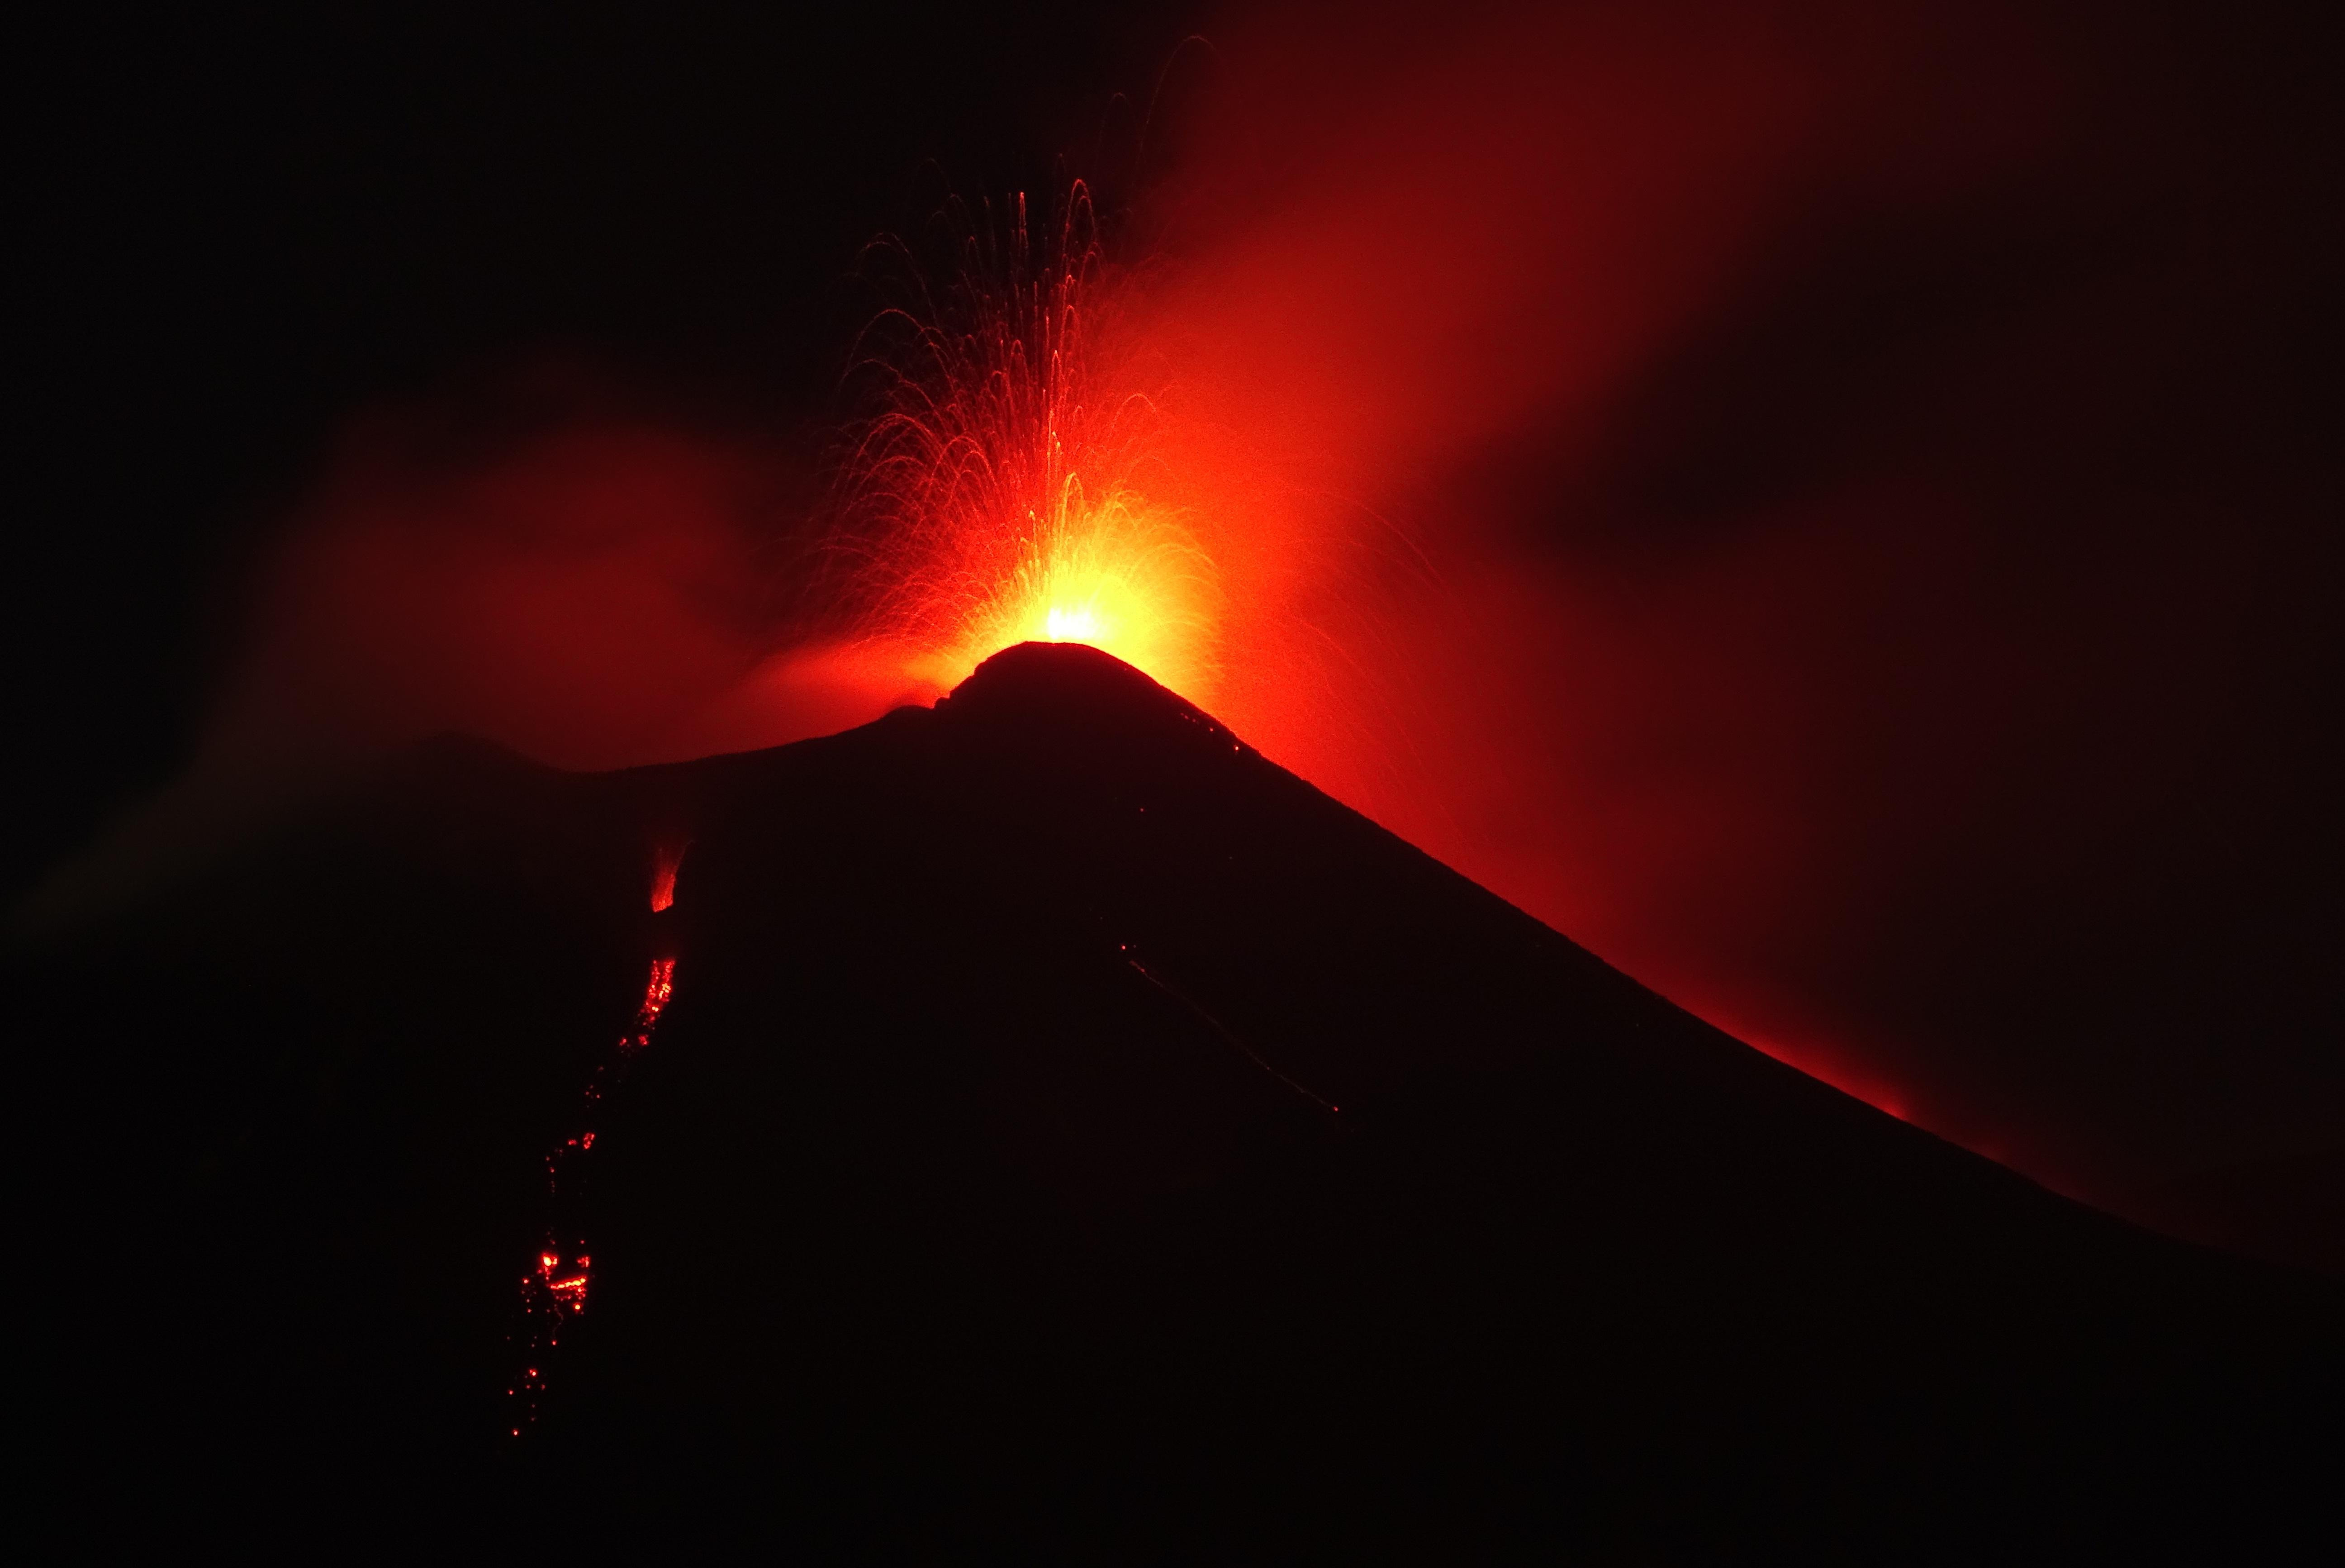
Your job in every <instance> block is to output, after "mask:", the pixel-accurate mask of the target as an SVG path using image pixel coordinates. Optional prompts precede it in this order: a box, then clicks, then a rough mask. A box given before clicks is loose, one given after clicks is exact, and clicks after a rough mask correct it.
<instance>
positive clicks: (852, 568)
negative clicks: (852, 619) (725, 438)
mask: <svg viewBox="0 0 2345 1568" xmlns="http://www.w3.org/2000/svg"><path fill="white" fill-rule="evenodd" d="M940 221H941V222H942V224H943V225H944V226H945V227H946V228H947V229H949V232H950V234H951V237H952V243H953V249H954V251H955V255H954V260H953V263H952V265H951V267H950V268H949V270H947V272H946V275H945V281H944V282H943V284H942V286H941V287H937V286H935V285H932V284H931V283H930V282H929V280H928V279H927V278H926V276H925V275H924V272H923V269H922V268H921V266H920V264H919V260H917V259H916V258H915V257H914V256H913V254H912V252H911V250H910V249H909V247H908V246H906V245H904V244H903V243H902V242H900V241H895V240H888V241H881V242H878V244H876V245H875V247H874V253H875V255H876V256H878V257H879V258H882V259H887V260H892V261H894V262H897V263H900V264H902V266H903V269H904V273H905V277H904V279H903V280H902V297H901V299H900V300H896V301H894V302H891V303H890V304H889V305H888V307H887V308H885V309H883V310H882V311H880V312H879V313H878V317H877V318H876V319H875V320H874V321H873V322H872V324H871V325H870V326H869V327H868V328H867V329H866V331H865V332H864V334H863V336H862V338H861V339H860V340H859V341H858V346H857V351H856V353H855V355H854V357H853V363H852V368H851V369H850V371H849V372H848V383H849V387H850V391H851V393H852V394H853V397H854V399H855V402H856V405H857V406H858V409H859V410H860V411H861V412H860V414H859V417H858V418H857V419H856V420H855V421H853V422H852V423H850V425H849V426H848V434H847V437H846V439H845V441H844V443H843V461H842V462H841V463H840V467H839V474H838V480H837V488H836V490H835V492H834V502H833V512H834V515H833V523H832V533H831V541H830V544H831V554H832V555H833V558H834V562H835V564H836V565H837V566H838V567H840V568H842V571H841V576H840V582H841V585H842V587H843V592H844V595H845V596H846V597H848V599H850V600H851V601H854V602H856V604H857V606H858V610H859V612H860V615H859V617H858V618H859V620H860V623H861V626H862V628H863V632H864V639H865V640H866V641H867V643H870V644H877V645H880V646H883V647H888V648H890V649H893V650H898V654H897V657H898V658H899V659H900V662H901V666H902V668H903V671H904V673H905V674H906V675H908V676H911V677H916V678H918V679H919V680H920V681H922V682H925V683H929V684H932V685H934V686H935V687H938V688H939V689H944V688H949V687H952V686H955V685H957V684H959V681H960V680H961V679H962V678H963V677H966V676H967V675H968V674H969V671H971V670H972V669H974V668H976V667H977V666H978V665H979V664H980V662H982V661H983V660H984V659H985V658H987V657H989V656H990V655H992V654H994V653H996V652H999V651H1000V649H1002V648H1005V647H1010V646H1011V645H1013V644H1016V643H1021V642H1033V641H1047V642H1080V643H1088V644H1090V645H1091V646H1092V647H1098V648H1101V649H1102V650H1104V651H1106V652H1108V653H1111V654H1113V655H1114V656H1115V657H1118V658H1120V659H1122V660H1123V661H1124V662H1125V663H1127V664H1131V665H1133V666H1136V667H1139V668H1141V669H1143V670H1145V671H1147V672H1148V673H1149V674H1150V675H1151V676H1152V677H1155V678H1156V679H1157V680H1159V681H1161V682H1162V683H1163V684H1164V685H1166V686H1168V687H1173V689H1175V690H1177V691H1180V692H1182V693H1183V695H1186V696H1188V697H1192V698H1193V699H1197V700H1203V699H1204V698H1206V697H1210V696H1211V693H1212V688H1213V687H1214V685H1215V684H1216V674H1217V670H1218V660H1217V657H1216V647H1217V645H1218V641H1219V636H1220V621H1221V616H1222V605H1223V595H1222V589H1221V585H1220V573H1219V569H1218V568H1217V566H1216V565H1215V563H1214V560H1213V557H1212V556H1211V555H1209V554H1208V553H1207V552H1206V551H1205V549H1204V548H1203V546H1202V545H1200V543H1199V541H1198V537H1197V535H1196V533H1195V532H1194V531H1193V529H1192V527H1191V525H1190V524H1191V519H1190V517H1189V516H1188V515H1187V514H1186V513H1185V512H1184V510H1183V508H1182V507H1181V506H1179V505H1178V504H1175V503H1174V502H1173V501H1172V500H1171V499H1170V496H1171V494H1173V485H1172V484H1171V476H1170V473H1169V466H1168V461H1167V454H1166V447H1165V440H1164V432H1163V423H1164V422H1163V416H1162V409H1161V406H1160V395H1159V389H1154V388H1152V387H1150V386H1149V385H1148V384H1146V378H1145V376H1144V375H1143V374H1142V372H1141V370H1140V367H1139V364H1138V363H1137V362H1136V361H1134V359H1133V358H1132V357H1131V356H1129V355H1126V354H1122V353H1120V352H1119V351H1117V345H1116V342H1115V334H1114V333H1113V331H1112V322H1113V320H1114V317H1115V293H1116V290H1115V287H1114V284H1115V280H1114V277H1113V274H1112V272H1111V270H1110V269H1109V267H1108V264H1107V261H1106V259H1105V256H1104V254H1103V252H1102V249H1101V243H1100V237H1099V232H1098V224H1097V219H1096V217H1095V215H1094V212H1093V209H1092V205H1091V197H1090V194H1089V192H1088V191H1087V190H1086V188H1084V187H1083V186H1082V185H1081V183H1080V182H1078V183H1076V184H1074V185H1073V186H1071V188H1070V189H1069V192H1068V194H1067V196H1066V198H1065V199H1064V200H1063V202H1062V204H1061V207H1060V209H1059V210H1058V211H1057V212H1056V214H1055V215H1054V216H1053V218H1052V219H1051V222H1050V223H1049V225H1048V226H1047V228H1046V229H1045V230H1044V232H1043V234H1042V236H1041V240H1040V242H1039V243H1038V242H1037V240H1036V239H1035V238H1034V236H1033V234H1032V232H1031V230H1030V226H1029V222H1028V217H1027V208H1026V199H1025V198H1024V196H1022V195H1020V196H1019V197H1017V198H1015V199H1013V201H1012V203H1011V205H1010V214H1009V217H1008V220H1007V223H1006V224H1001V223H1000V222H999V220H998V219H996V218H995V216H994V213H993V211H992V209H991V208H990V204H989V205H988V206H986V207H984V208H982V209H980V216H979V217H978V219H977V220H976V221H971V220H970V215H969V212H968V209H966V208H965V207H962V206H960V205H959V204H954V205H952V206H949V208H948V209H947V210H946V212H945V214H944V216H943V218H942V219H941V220H940Z"/></svg>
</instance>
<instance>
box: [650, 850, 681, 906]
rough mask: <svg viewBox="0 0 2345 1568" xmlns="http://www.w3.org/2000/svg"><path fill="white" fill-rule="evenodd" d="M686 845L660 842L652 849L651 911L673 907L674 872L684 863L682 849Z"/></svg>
mask: <svg viewBox="0 0 2345 1568" xmlns="http://www.w3.org/2000/svg"><path fill="white" fill-rule="evenodd" d="M688 847H689V846H686V845H683V844H677V845H674V846H670V845H666V844H662V845H660V846H659V847H658V848H656V849H655V850H653V851H652V913H654V914H657V913H659V912H660V911H662V910H665V909H669V908H672V907H674V905H675V873H676V872H677V871H679V870H680V869H682V867H683V865H684V851H685V849H686V848H688Z"/></svg>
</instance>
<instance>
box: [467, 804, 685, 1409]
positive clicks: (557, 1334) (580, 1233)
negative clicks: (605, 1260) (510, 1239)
mask: <svg viewBox="0 0 2345 1568" xmlns="http://www.w3.org/2000/svg"><path fill="white" fill-rule="evenodd" d="M680 859H681V852H680V851H679V852H677V853H675V854H668V853H665V852H664V853H663V854H662V855H661V857H660V859H659V860H658V861H657V863H656V864H655V868H654V871H653V877H652V889H651V906H652V911H653V912H654V913H655V914H656V913H658V912H659V911H663V910H665V909H667V908H669V907H670V906H671V905H673V904H674V903H675V872H676V863H677V861H678V860H680ZM674 995H675V959H674V958H672V957H661V958H654V959H653V960H652V961H651V972H650V975H649V977H648V978H646V979H645V982H644V995H643V1000H642V1001H641V1002H640V1003H637V1005H636V1008H635V1016H634V1024H633V1026H632V1027H631V1028H630V1029H629V1030H628V1031H627V1032H626V1033H624V1034H622V1035H620V1036H619V1039H618V1043H617V1044H616V1045H615V1046H614V1048H613V1050H612V1053H611V1054H610V1055H609V1056H608V1057H607V1058H605V1059H604V1060H603V1061H601V1062H599V1063H597V1064H595V1066H594V1074H593V1075H592V1076H591V1077H590V1078H589V1079H588V1080H587V1083H586V1088H585V1092H584V1095H582V1096H581V1098H582V1100H583V1102H584V1105H583V1112H582V1115H581V1116H580V1123H581V1125H580V1127H579V1130H578V1131H577V1133H576V1134H574V1135H573V1136H571V1137H568V1138H565V1139H563V1141H562V1143H560V1144H559V1145H556V1146H555V1147H554V1149H553V1152H552V1153H550V1154H548V1155H547V1156H546V1157H545V1192H546V1207H547V1209H548V1211H549V1214H548V1219H547V1224H546V1228H545V1237H544V1240H543V1244H542V1245H541V1246H540V1247H539V1249H538V1252H537V1256H536V1257H535V1259H534V1260H533V1264H532V1267H531V1268H529V1270H528V1271H527V1272H526V1273H524V1274H523V1276H522V1279H521V1305H522V1325H521V1327H520V1328H519V1329H515V1330H514V1332H513V1334H512V1335H511V1336H510V1337H509V1339H508V1342H509V1343H510V1344H512V1345H513V1348H514V1349H515V1350H516V1351H517V1352H518V1356H517V1361H516V1366H517V1370H516V1372H515V1374H514V1377H513V1382H512V1383H511V1384H509V1385H508V1386H507V1387H506V1389H505V1393H506V1396H507V1397H508V1398H509V1399H511V1400H513V1410H514V1413H513V1417H512V1419H511V1423H510V1425H509V1426H508V1428H507V1431H509V1432H510V1433H511V1434H512V1435H513V1437H516V1438H518V1437H519V1436H521V1435H522V1432H523V1431H524V1430H525V1429H527V1428H528V1427H530V1426H532V1425H533V1424H535V1422H536V1420H537V1418H538V1414H539V1411H540V1410H541V1408H542V1407H543V1401H544V1398H545V1392H546V1388H547V1370H548V1368H549V1366H550V1365H551V1363H552V1361H553V1355H554V1352H555V1351H556V1350H557V1349H559V1348H560V1347H561V1344H562V1329H563V1325H564V1324H565V1323H567V1322H568V1321H569V1320H570V1319H574V1318H575V1317H577V1316H579V1315H580V1314H581V1313H583V1312H584V1311H585V1310H586V1294H587V1289H588V1287H589V1286H590V1284H591V1283H592V1281H593V1278H594V1272H593V1271H594V1259H593V1257H590V1256H589V1255H588V1253H587V1250H586V1240H585V1237H584V1226H583V1224H582V1223H581V1221H580V1218H579V1217H578V1215H577V1213H576V1212H575V1211H576V1210H577V1208H578V1207H579V1197H580V1195H579V1192H578V1186H579V1182H578V1177H579V1176H580V1174H581V1173H580V1171H579V1170H578V1168H577V1165H576V1162H577V1161H579V1160H582V1159H584V1157H585V1156H586V1155H587V1154H589V1153H590V1152H592V1150H593V1149H594V1107H595V1106H596V1105H599V1104H600V1103H601V1102H602V1099H603V1095H604V1091H605V1090H606V1089H608V1088H610V1087H612V1086H614V1084H617V1083H618V1082H619V1080H620V1078H621V1076H622V1075H624V1073H625V1070H626V1066H627V1064H628V1063H629V1062H630V1061H632V1060H633V1059H634V1057H635V1056H636V1055H637V1054H640V1053H641V1052H642V1051H643V1050H644V1049H645V1047H647V1046H649V1045H650V1044H651V1043H652V1033H653V1032H654V1030H655V1029H656V1028H657V1027H658V1024H659V1018H660V1014H661V1013H663V1012H665V1010H666V1008H667V1004H668V1001H669V999H670V998H671V997H672V996H674Z"/></svg>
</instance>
